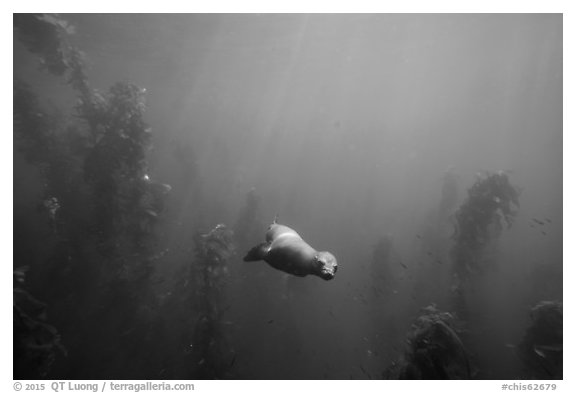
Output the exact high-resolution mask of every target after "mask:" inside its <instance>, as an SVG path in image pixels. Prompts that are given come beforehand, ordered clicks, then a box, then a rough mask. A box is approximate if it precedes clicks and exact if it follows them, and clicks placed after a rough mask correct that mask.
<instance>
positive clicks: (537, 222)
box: [532, 218, 546, 225]
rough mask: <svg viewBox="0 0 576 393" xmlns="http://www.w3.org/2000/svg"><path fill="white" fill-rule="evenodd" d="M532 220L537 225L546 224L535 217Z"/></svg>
mask: <svg viewBox="0 0 576 393" xmlns="http://www.w3.org/2000/svg"><path fill="white" fill-rule="evenodd" d="M532 221H534V222H535V223H536V224H539V225H546V223H544V222H543V221H540V220H538V219H537V218H533V219H532Z"/></svg>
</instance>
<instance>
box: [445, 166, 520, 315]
mask: <svg viewBox="0 0 576 393" xmlns="http://www.w3.org/2000/svg"><path fill="white" fill-rule="evenodd" d="M518 197H519V191H518V190H517V189H516V188H515V187H513V186H512V185H511V184H510V182H509V180H508V175H507V174H506V173H505V172H503V171H499V172H497V173H489V174H485V175H479V176H478V179H477V180H476V182H475V183H474V184H473V185H472V187H471V188H470V189H469V190H468V197H467V199H466V200H465V201H464V203H463V204H462V205H461V206H460V207H459V208H458V210H457V211H456V213H455V221H456V222H455V232H454V236H453V238H454V245H453V247H452V250H451V256H452V269H453V274H454V278H455V280H456V282H455V284H454V287H453V289H454V291H455V292H456V294H457V296H458V298H457V303H458V306H457V307H458V308H459V310H458V311H459V312H463V313H465V312H466V306H465V304H464V296H465V294H464V292H466V291H467V289H468V287H469V285H470V281H471V280H472V278H473V277H474V276H475V275H476V274H478V273H481V272H484V271H486V270H487V268H489V267H490V266H491V263H492V261H491V259H490V255H487V253H486V250H487V249H488V246H490V245H492V244H493V242H494V241H495V240H496V239H498V237H499V236H500V234H501V232H502V230H503V228H504V223H506V225H507V226H508V227H510V226H511V225H512V222H513V219H514V216H515V210H514V206H516V207H518V206H519V202H518ZM461 317H462V316H461Z"/></svg>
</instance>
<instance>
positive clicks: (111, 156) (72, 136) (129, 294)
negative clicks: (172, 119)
mask: <svg viewBox="0 0 576 393" xmlns="http://www.w3.org/2000/svg"><path fill="white" fill-rule="evenodd" d="M14 27H15V30H16V32H17V33H18V37H19V38H20V41H21V42H22V43H23V45H24V46H25V47H26V48H27V49H28V50H29V52H30V53H32V54H33V55H36V56H38V57H39V58H40V64H41V68H42V69H44V70H46V71H48V72H49V73H50V74H52V75H54V76H56V77H63V78H64V79H65V81H66V83H67V85H69V86H70V87H71V88H72V89H73V91H74V93H75V94H76V96H77V104H76V106H75V108H74V112H75V115H76V118H77V119H80V121H77V120H76V121H73V122H72V121H70V122H68V123H65V122H63V121H61V120H59V118H58V116H52V115H47V114H46V113H45V112H44V111H43V110H42V108H41V103H40V100H39V98H38V97H37V96H36V95H35V94H34V92H32V90H31V88H30V87H29V86H28V85H27V84H26V83H25V82H22V81H20V80H18V79H16V80H15V82H14V137H15V138H14V139H15V141H16V142H17V144H15V147H17V149H18V150H19V151H20V152H22V153H23V157H24V158H25V159H26V160H27V161H28V162H29V163H30V164H32V165H34V166H36V167H37V168H39V171H40V176H41V177H42V179H41V181H42V184H45V190H44V196H43V200H42V202H41V203H40V205H41V206H43V207H44V210H45V211H46V212H47V215H48V217H49V218H50V220H51V221H52V222H53V226H54V228H55V229H56V230H55V231H54V232H55V233H56V235H57V238H58V240H57V242H56V246H55V247H54V255H53V256H52V255H51V256H49V257H48V258H49V260H48V261H44V262H43V263H42V264H41V265H42V266H41V268H42V269H45V270H44V272H39V273H38V274H41V273H46V271H50V277H49V279H50V280H49V281H50V282H52V283H53V287H54V288H61V289H60V290H58V289H53V290H52V294H53V299H51V300H50V302H51V304H54V305H55V306H57V305H58V302H59V301H62V300H65V299H69V298H70V297H71V296H73V294H75V296H74V303H73V304H74V305H75V307H77V310H82V312H84V313H85V314H87V316H86V317H85V318H83V319H82V320H83V321H84V324H83V325H82V326H76V328H75V329H74V330H73V334H75V335H79V336H91V337H90V339H85V340H83V348H81V349H80V348H70V350H69V352H70V356H69V359H70V365H69V367H70V369H72V370H74V369H75V365H76V364H78V362H75V361H74V357H75V356H79V357H82V356H84V355H83V353H87V354H89V355H86V356H87V357H88V356H89V357H90V358H91V359H93V360H91V361H93V362H95V363H98V364H103V363H102V362H98V360H97V359H98V357H97V356H96V354H100V355H102V356H104V357H106V356H107V355H106V354H105V351H106V350H110V348H108V349H104V348H103V347H102V345H101V344H99V342H98V339H95V337H94V336H100V337H101V340H103V341H108V340H107V339H111V338H113V336H115V335H117V334H118V332H120V331H121V332H125V334H126V337H124V338H123V339H122V345H123V346H125V347H126V348H128V347H129V348H132V349H134V350H138V349H139V348H145V345H143V342H142V341H143V339H145V338H146V337H148V334H147V332H146V329H149V328H150V326H151V322H150V321H153V320H154V318H153V317H152V316H151V315H150V312H151V310H152V308H153V305H154V303H153V300H154V299H153V298H151V285H150V278H151V275H152V263H153V261H154V258H156V256H155V255H154V247H155V241H154V228H155V224H156V223H157V222H158V220H159V219H160V216H161V213H162V210H163V204H164V198H165V197H166V194H167V193H168V192H169V191H170V186H168V185H165V184H161V183H156V182H153V181H152V180H151V179H150V176H149V168H148V165H147V153H148V151H149V150H150V148H151V131H150V128H149V127H148V125H147V124H146V122H145V121H144V113H145V110H146V102H145V93H146V90H145V89H142V88H139V87H137V86H135V85H133V84H130V83H124V82H121V83H116V84H114V85H113V86H112V87H111V88H110V89H109V90H108V92H107V93H104V94H101V93H99V92H98V91H97V90H95V89H93V88H92V87H91V86H90V83H89V79H88V76H87V72H86V66H85V63H84V55H83V54H82V52H80V51H79V50H78V49H77V48H76V47H74V46H73V45H72V44H71V43H70V35H71V34H73V33H74V28H73V27H72V26H71V25H70V24H69V23H68V22H66V21H65V20H64V19H63V18H62V17H60V16H58V15H55V14H50V15H46V14H15V15H14ZM22 231H23V234H24V235H26V236H33V234H32V233H33V232H32V231H29V230H27V229H26V228H22ZM31 241H38V242H42V241H45V239H28V242H31ZM27 258H28V253H27V250H26V249H25V248H24V247H21V248H19V252H18V254H17V255H16V257H15V265H16V266H17V265H18V264H22V262H21V261H22V260H26V259H27ZM32 268H34V267H32ZM34 272H36V268H34ZM95 305H100V306H99V307H96V306H95ZM108 305H109V306H110V307H108ZM127 310H130V312H127ZM100 313H105V317H106V322H107V323H106V324H104V323H102V318H103V317H104V315H99V314H100ZM60 323H62V321H61V322H60ZM95 326H99V328H98V329H95V328H94V327H95ZM134 326H137V328H134ZM96 330H97V331H96ZM126 332H128V333H126ZM109 341H113V340H109ZM91 343H94V344H91ZM132 349H130V350H132ZM114 350H115V349H114ZM125 352H126V353H128V352H129V351H125ZM141 358H142V359H144V357H141ZM118 362H119V363H122V364H126V363H125V362H123V359H121V358H119V359H118ZM109 367H114V366H113V365H110V366H109ZM133 368H134V370H135V371H133V372H143V371H144V370H140V369H138V366H137V365H136V364H134V365H133ZM85 369H86V368H84V369H82V370H81V372H84V370H85ZM126 372H128V373H129V371H126ZM95 376H96V374H93V375H88V377H89V378H94V377H95ZM134 376H136V375H134Z"/></svg>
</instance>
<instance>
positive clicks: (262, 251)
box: [244, 242, 272, 262]
mask: <svg viewBox="0 0 576 393" xmlns="http://www.w3.org/2000/svg"><path fill="white" fill-rule="evenodd" d="M271 245H272V244H271V243H268V242H264V243H260V244H258V245H257V246H255V247H252V248H251V249H250V250H249V251H248V253H247V254H246V256H245V257H244V262H252V261H262V260H264V258H265V257H266V254H268V251H270V246H271Z"/></svg>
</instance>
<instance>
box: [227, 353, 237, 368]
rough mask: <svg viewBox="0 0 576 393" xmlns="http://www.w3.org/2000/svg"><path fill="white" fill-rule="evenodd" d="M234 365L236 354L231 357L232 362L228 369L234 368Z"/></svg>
mask: <svg viewBox="0 0 576 393" xmlns="http://www.w3.org/2000/svg"><path fill="white" fill-rule="evenodd" d="M234 363H236V354H234V356H233V357H232V361H231V362H230V365H229V366H228V367H229V368H232V366H234Z"/></svg>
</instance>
